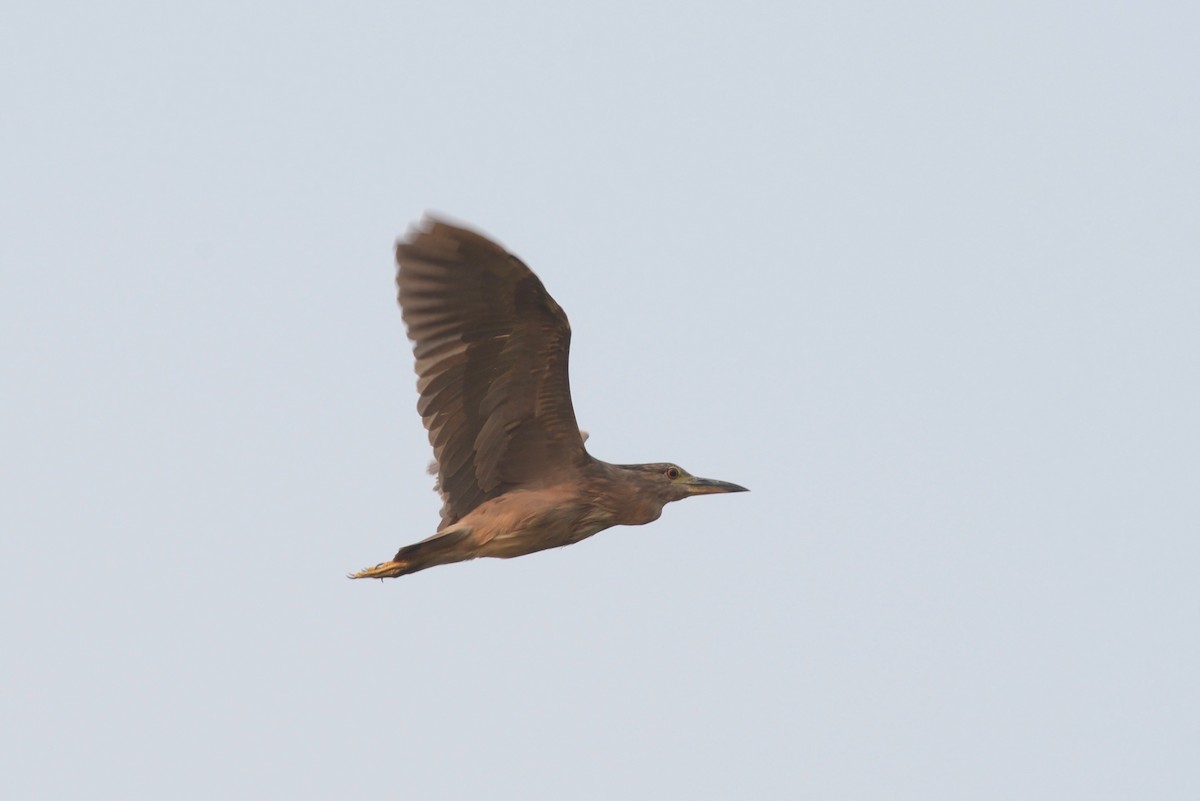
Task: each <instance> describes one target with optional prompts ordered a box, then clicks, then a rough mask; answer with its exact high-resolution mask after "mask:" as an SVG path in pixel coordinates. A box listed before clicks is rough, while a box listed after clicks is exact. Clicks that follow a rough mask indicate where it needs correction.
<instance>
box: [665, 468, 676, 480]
mask: <svg viewBox="0 0 1200 801" xmlns="http://www.w3.org/2000/svg"><path fill="white" fill-rule="evenodd" d="M666 476H667V478H669V479H671V480H672V481H674V480H675V479H677V478H679V468H678V467H668V468H667V472H666Z"/></svg>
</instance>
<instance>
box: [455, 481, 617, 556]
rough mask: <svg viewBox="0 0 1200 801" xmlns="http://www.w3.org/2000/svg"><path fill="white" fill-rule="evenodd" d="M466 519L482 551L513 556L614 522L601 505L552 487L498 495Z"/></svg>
mask: <svg viewBox="0 0 1200 801" xmlns="http://www.w3.org/2000/svg"><path fill="white" fill-rule="evenodd" d="M462 522H463V523H464V524H466V525H469V526H470V527H471V539H472V540H473V541H474V542H475V544H476V547H477V548H478V549H479V555H480V556H494V557H499V558H501V559H509V558H512V557H514V556H524V555H525V554H528V553H534V552H535V551H544V550H546V549H547V548H559V547H562V546H563V545H571V544H572V543H576V542H579V541H580V540H583V539H587V538H588V537H590V536H592V535H593V534H596V533H597V532H600V531H603V530H604V529H606V528H609V527H610V526H612V525H613V524H614V522H615V521H614V520H612V518H611V515H609V514H607V513H605V512H604V511H603V510H601V509H599V508H597V507H595V506H593V505H590V504H586V503H583V502H581V501H580V500H579V499H577V498H575V497H572V496H570V495H567V494H566V493H563V492H559V491H556V490H555V489H554V488H551V489H547V490H522V491H517V492H510V493H508V494H506V495H502V496H500V497H499V498H494V499H492V500H490V501H488V502H487V503H484V504H482V505H481V506H480V507H479V508H478V509H476V510H474V511H473V512H472V513H471V514H469V515H467V517H466V518H464V519H463V521H462Z"/></svg>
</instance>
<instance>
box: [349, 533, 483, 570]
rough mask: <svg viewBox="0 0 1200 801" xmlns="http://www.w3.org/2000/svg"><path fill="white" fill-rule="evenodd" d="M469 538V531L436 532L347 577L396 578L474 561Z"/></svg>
mask: <svg viewBox="0 0 1200 801" xmlns="http://www.w3.org/2000/svg"><path fill="white" fill-rule="evenodd" d="M469 535H470V530H469V529H453V528H450V529H446V530H445V531H439V532H438V533H437V534H435V535H433V536H432V537H430V538H429V539H426V540H421V541H420V542H414V543H413V544H412V545H405V546H404V547H403V548H401V549H400V550H399V551H397V552H396V555H395V556H394V557H392V559H391V561H388V562H380V563H379V564H377V565H375V566H374V567H368V568H364V569H363V570H360V571H358V572H357V573H351V574H349V575H348V576H347V578H352V579H364V578H368V579H369V578H377V579H385V578H398V577H399V576H406V575H408V574H409V573H416V572H417V571H418V570H424V569H425V568H427V567H434V566H436V565H447V564H450V563H452V562H462V561H465V560H467V559H474V558H475V555H476V554H475V553H474V551H473V550H472V549H470V548H469V545H470V540H469Z"/></svg>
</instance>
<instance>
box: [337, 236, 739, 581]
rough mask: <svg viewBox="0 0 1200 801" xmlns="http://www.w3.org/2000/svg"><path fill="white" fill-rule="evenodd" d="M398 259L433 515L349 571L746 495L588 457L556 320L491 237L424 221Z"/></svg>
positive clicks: (505, 545) (509, 551)
mask: <svg viewBox="0 0 1200 801" xmlns="http://www.w3.org/2000/svg"><path fill="white" fill-rule="evenodd" d="M396 263H397V264H398V265H399V269H398V271H397V273H396V284H397V286H398V287H399V296H400V309H401V312H402V314H403V317H404V322H405V324H406V325H407V326H408V336H409V339H411V340H412V341H413V353H414V354H415V355H416V360H417V376H418V378H417V389H418V390H419V392H420V400H419V401H418V403H417V409H418V411H420V413H421V418H422V419H423V420H424V422H425V428H427V429H428V430H429V441H430V443H431V444H432V445H433V453H434V458H435V459H436V471H437V477H438V478H437V489H438V492H439V493H441V496H442V501H443V504H442V522H441V525H440V526H438V530H437V533H436V534H434V535H433V536H432V537H429V538H428V539H425V540H422V541H420V542H417V543H414V544H413V545H406V546H404V547H403V548H401V549H400V550H399V552H397V554H396V555H395V556H394V557H393V558H392V560H391V561H388V562H383V563H381V564H378V565H376V566H375V567H371V568H367V569H366V570H363V571H360V572H358V573H355V574H353V575H352V576H351V578H390V577H394V576H403V575H405V574H406V573H415V572H416V571H418V570H424V569H425V568H427V567H433V566H434V565H444V564H448V563H450V562H461V561H464V560H466V559H474V558H476V557H480V556H496V557H500V558H504V559H507V558H510V557H513V556H524V555H525V554H527V553H534V552H535V551H541V550H545V549H546V548H557V547H559V546H562V545H570V544H572V543H575V542H579V541H580V540H582V539H584V538H586V537H590V536H592V535H593V534H595V533H597V532H599V531H603V530H604V529H606V528H609V527H610V526H616V525H626V526H639V525H642V524H644V523H649V522H651V521H653V520H657V519H658V517H659V515H661V514H662V509H663V506H665V505H666V504H668V503H670V502H671V501H678V500H680V499H682V498H688V497H690V496H692V495H709V494H712V493H718V492H745V487H739V486H738V485H737V484H730V483H728V482H725V481H714V480H712V479H708V478H697V477H695V476H693V475H692V474H690V473H688V472H687V471H686V470H684V469H683V468H682V467H679V466H678V465H674V464H667V463H661V464H658V463H656V464H608V463H607V462H602V461H600V460H599V459H595V458H593V457H592V456H591V455H590V454H589V453H588V452H587V450H586V449H585V448H584V444H583V440H584V437H583V435H581V434H580V432H579V426H578V425H577V424H576V422H575V411H574V409H573V408H572V406H571V388H570V384H569V381H568V378H567V356H568V351H569V348H570V344H571V327H570V325H568V323H567V315H566V314H564V313H563V310H562V309H561V308H559V305H558V304H557V303H555V302H554V298H552V297H550V295H549V293H547V292H546V289H545V287H543V286H542V282H541V281H539V280H538V277H537V276H536V275H534V274H533V272H531V271H530V269H529V268H528V267H526V266H525V265H524V264H523V263H522V262H521V260H520V259H518V258H517V257H516V256H513V255H512V254H510V253H508V252H506V251H505V250H504V248H502V247H500V246H499V245H497V244H496V243H495V242H492V241H491V240H489V239H487V238H486V237H483V236H481V235H480V234H477V233H475V232H474V231H469V230H467V229H465V228H460V227H458V226H455V225H451V224H449V223H446V222H443V221H441V220H437V219H432V218H429V217H426V218H425V219H424V220H422V221H421V222H420V223H419V224H418V225H417V226H415V227H414V228H412V229H411V230H410V231H409V233H408V235H407V236H406V237H405V238H404V239H402V240H401V241H399V242H398V243H397V245H396Z"/></svg>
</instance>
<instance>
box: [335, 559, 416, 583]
mask: <svg viewBox="0 0 1200 801" xmlns="http://www.w3.org/2000/svg"><path fill="white" fill-rule="evenodd" d="M407 572H408V562H380V563H379V564H377V565H375V567H368V568H365V569H363V570H360V571H358V572H357V573H351V574H350V575H348V576H347V577H346V578H352V579H361V578H377V579H385V578H395V577H396V576H403V575H404V574H405V573H407Z"/></svg>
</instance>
